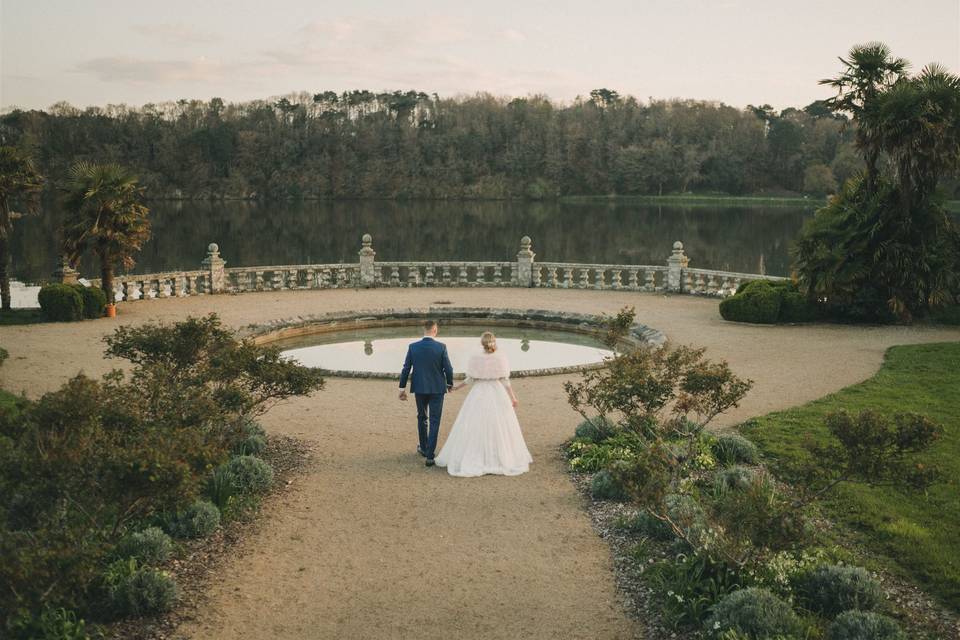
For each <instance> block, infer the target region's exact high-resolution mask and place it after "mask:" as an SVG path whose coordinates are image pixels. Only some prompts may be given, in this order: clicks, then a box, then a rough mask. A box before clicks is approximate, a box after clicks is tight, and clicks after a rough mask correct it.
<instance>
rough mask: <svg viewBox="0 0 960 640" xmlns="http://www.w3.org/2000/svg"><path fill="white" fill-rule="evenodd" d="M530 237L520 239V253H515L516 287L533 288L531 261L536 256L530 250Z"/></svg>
mask: <svg viewBox="0 0 960 640" xmlns="http://www.w3.org/2000/svg"><path fill="white" fill-rule="evenodd" d="M532 245H533V243H532V242H531V240H530V236H523V237H522V238H520V252H519V253H517V286H518V287H532V286H533V259H534V257H535V256H536V254H535V253H534V252H533V250H532V249H531V246H532Z"/></svg>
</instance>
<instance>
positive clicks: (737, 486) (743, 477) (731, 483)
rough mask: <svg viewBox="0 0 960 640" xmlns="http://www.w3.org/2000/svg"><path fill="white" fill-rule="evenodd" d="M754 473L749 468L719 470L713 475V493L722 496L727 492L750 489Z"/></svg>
mask: <svg viewBox="0 0 960 640" xmlns="http://www.w3.org/2000/svg"><path fill="white" fill-rule="evenodd" d="M753 476H754V472H753V469H750V468H749V467H741V466H739V465H736V466H733V467H728V468H726V469H720V470H719V471H717V472H716V473H714V474H713V491H714V494H715V495H718V496H719V495H722V494H724V493H726V492H727V491H743V490H745V489H747V488H749V487H750V483H751V481H752V480H753Z"/></svg>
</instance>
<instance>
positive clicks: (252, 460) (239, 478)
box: [225, 456, 273, 495]
mask: <svg viewBox="0 0 960 640" xmlns="http://www.w3.org/2000/svg"><path fill="white" fill-rule="evenodd" d="M225 466H226V468H227V470H228V471H229V472H230V475H231V476H232V482H233V488H234V490H235V491H236V493H238V494H241V495H252V494H256V493H263V492H264V491H266V490H267V489H269V488H270V485H271V484H273V469H272V468H271V467H270V465H269V464H267V463H266V462H264V461H263V460H261V459H260V458H257V457H255V456H236V457H235V458H231V459H230V461H229V462H227V463H226V465H225Z"/></svg>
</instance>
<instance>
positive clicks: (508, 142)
mask: <svg viewBox="0 0 960 640" xmlns="http://www.w3.org/2000/svg"><path fill="white" fill-rule="evenodd" d="M851 129H852V128H851V126H849V124H848V123H847V122H846V121H845V119H844V118H843V117H842V116H837V115H835V114H833V113H831V112H830V111H829V110H828V109H827V108H825V106H824V104H823V103H822V102H814V103H812V104H811V105H808V106H807V107H805V108H803V109H793V108H790V109H785V110H783V111H781V112H780V113H776V112H774V111H773V109H771V108H770V107H769V106H767V105H764V106H762V107H752V106H751V107H748V108H746V109H736V108H734V107H730V106H727V105H724V104H720V103H715V102H703V101H695V100H651V101H649V102H642V101H639V100H637V99H635V98H633V97H622V96H620V95H618V94H617V93H616V92H614V91H610V90H607V89H598V90H595V91H592V92H591V93H590V96H589V97H588V98H583V99H577V100H575V101H574V102H572V103H570V104H558V103H555V102H552V101H550V100H549V99H547V98H545V97H528V98H516V99H505V98H498V97H494V96H490V95H482V94H481V95H476V96H471V97H458V98H440V97H438V96H436V95H432V96H429V95H426V94H423V93H418V92H406V93H401V92H395V93H371V92H368V91H353V92H349V93H343V94H336V93H333V92H326V93H318V94H313V95H311V94H308V93H302V94H298V95H291V96H287V97H285V98H282V99H279V100H276V101H253V102H246V103H237V104H227V103H224V102H223V100H220V99H219V98H214V99H212V100H210V101H209V102H204V101H198V100H192V101H187V100H181V101H179V102H176V103H165V104H160V105H145V106H144V107H142V108H139V109H136V108H129V107H126V106H108V107H105V108H99V107H91V108H88V109H85V110H79V109H76V108H74V107H71V106H70V105H68V104H65V103H58V104H56V105H54V106H52V107H50V109H49V110H47V111H22V110H14V111H12V112H10V113H7V114H5V115H3V116H0V142H2V143H3V144H13V145H15V146H17V147H20V148H21V149H24V150H26V151H28V152H30V153H31V154H32V155H33V157H34V159H35V161H36V162H37V164H38V165H39V168H40V169H41V171H42V172H43V173H44V174H45V175H46V176H47V177H48V179H49V180H50V181H51V183H53V184H55V183H56V182H57V181H58V180H60V179H62V178H63V177H64V176H65V175H66V172H67V169H68V167H69V166H70V164H71V163H73V162H74V161H76V160H83V159H86V160H96V161H98V162H106V161H115V162H118V163H121V164H123V165H126V166H128V167H131V168H132V169H133V170H134V171H135V172H136V173H137V174H138V175H139V176H140V181H141V183H142V184H143V185H144V186H146V187H147V194H148V197H151V198H264V199H280V198H531V199H545V198H553V197H557V196H564V195H609V194H622V195H628V194H667V193H684V192H690V191H695V192H697V193H718V194H732V195H746V194H759V193H763V194H768V195H788V194H798V193H804V194H816V195H822V194H825V193H831V192H833V191H834V190H835V189H836V188H837V185H838V184H840V183H842V182H843V180H845V179H846V178H847V177H849V176H850V175H851V174H853V173H854V172H856V171H858V170H859V169H860V167H861V161H860V160H859V158H858V157H857V155H856V153H855V150H854V148H853V134H854V132H853V131H852V130H851Z"/></svg>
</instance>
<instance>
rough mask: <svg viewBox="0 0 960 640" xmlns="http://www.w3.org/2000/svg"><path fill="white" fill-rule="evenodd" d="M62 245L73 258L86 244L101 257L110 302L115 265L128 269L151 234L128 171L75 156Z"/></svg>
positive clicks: (74, 259) (102, 279) (138, 190)
mask: <svg viewBox="0 0 960 640" xmlns="http://www.w3.org/2000/svg"><path fill="white" fill-rule="evenodd" d="M64 194H65V198H64V202H65V204H66V209H67V220H66V221H65V222H64V226H63V236H64V249H65V252H66V254H67V256H68V258H69V259H70V262H71V263H73V264H76V262H77V261H78V260H79V259H80V256H82V255H83V254H84V252H86V250H87V249H92V250H93V252H94V254H96V256H97V259H98V260H99V261H100V285H101V287H103V291H104V293H106V294H107V303H108V304H113V302H114V293H113V269H114V267H115V266H121V267H123V268H125V269H130V268H132V267H133V265H134V264H135V260H134V255H135V254H136V253H137V252H138V251H140V249H141V248H142V247H143V243H144V242H146V241H147V239H148V238H149V237H150V221H149V219H148V217H147V216H148V215H149V213H150V210H149V209H148V208H147V207H146V206H144V205H143V204H142V202H141V199H142V196H143V189H142V188H141V187H140V186H139V185H138V184H137V178H136V176H134V175H133V174H132V173H130V172H129V171H127V170H126V169H124V168H123V167H121V166H120V165H117V164H94V163H89V162H78V163H77V164H75V165H73V167H71V169H70V178H69V181H68V183H67V185H66V187H65V188H64Z"/></svg>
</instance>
